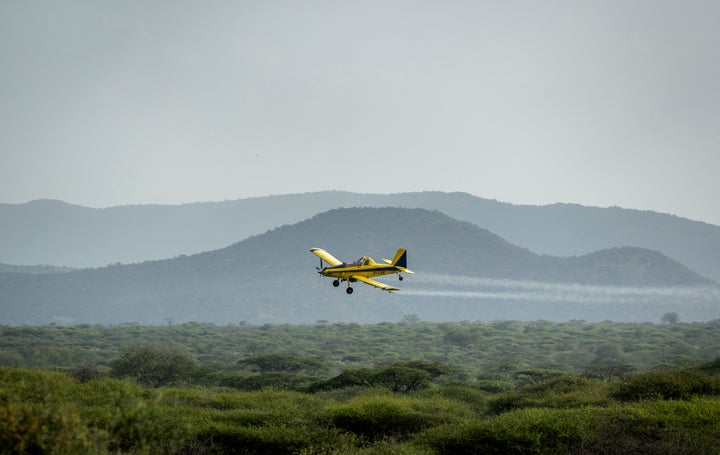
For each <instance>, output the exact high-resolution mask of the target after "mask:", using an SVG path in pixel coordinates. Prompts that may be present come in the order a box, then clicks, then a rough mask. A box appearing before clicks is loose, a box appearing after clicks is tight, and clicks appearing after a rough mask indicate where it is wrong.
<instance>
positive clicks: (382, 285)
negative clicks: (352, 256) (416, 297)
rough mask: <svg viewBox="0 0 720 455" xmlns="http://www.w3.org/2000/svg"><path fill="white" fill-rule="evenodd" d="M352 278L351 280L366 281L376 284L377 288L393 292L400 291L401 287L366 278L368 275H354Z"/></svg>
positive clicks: (366, 282)
mask: <svg viewBox="0 0 720 455" xmlns="http://www.w3.org/2000/svg"><path fill="white" fill-rule="evenodd" d="M350 279H351V280H358V281H362V282H363V283H365V284H369V285H370V286H375V287H376V288H378V289H382V290H383V291H388V292H392V291H399V290H400V289H398V288H394V287H392V286H390V285H388V284H385V283H381V282H379V281H375V280H371V279H370V278H366V277H364V276H361V275H353V276H351V277H350Z"/></svg>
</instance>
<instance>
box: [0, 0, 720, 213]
mask: <svg viewBox="0 0 720 455" xmlns="http://www.w3.org/2000/svg"><path fill="white" fill-rule="evenodd" d="M718 24H720V2H718V1H716V0H710V1H692V0H690V1H687V0H683V1H679V0H678V1H663V0H647V1H646V0H598V1H578V0H567V1H539V0H533V1H514V0H510V1H507V0H502V1H500V0H499V1H493V2H491V1H480V0H472V1H420V0H416V1H391V0H383V1H368V0H363V1H339V0H335V1H297V0H293V1H270V0H268V1H265V0H262V1H260V0H258V1H252V2H250V1H227V2H218V1H203V2H200V1H196V2H187V1H178V0H173V1H102V0H87V1H73V0H63V1H31V0H29V1H26V0H3V1H1V2H0V65H1V67H0V202H13V203H17V202H25V201H28V200H32V199H37V198H53V199H62V200H65V201H67V202H71V203H76V204H80V205H87V206H92V207H107V206H112V205H119V204H134V203H171V204H177V203H184V202H194V201H216V200H225V199H236V198H242V197H249V196H261V195H268V194H285V193H299V192H307V191H316V190H349V191H355V192H369V193H391V192H404V191H421V190H441V191H465V192H469V193H472V194H474V195H477V196H481V197H486V198H493V199H499V200H502V201H506V202H512V203H529V204H547V203H553V202H575V203H580V204H585V205H594V206H603V207H605V206H612V205H617V206H621V207H626V208H637V209H647V210H656V211H660V212H666V213H673V214H676V215H679V216H684V217H688V218H691V219H696V220H701V221H706V222H710V223H713V224H717V225H720V201H718V199H719V197H720V175H719V174H720V47H719V46H718V45H719V44H720V27H719V26H718Z"/></svg>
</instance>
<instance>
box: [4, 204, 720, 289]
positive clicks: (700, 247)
mask: <svg viewBox="0 0 720 455" xmlns="http://www.w3.org/2000/svg"><path fill="white" fill-rule="evenodd" d="M340 207H404V208H424V209H428V210H439V211H441V212H443V213H446V214H448V215H449V216H452V217H454V218H456V219H459V220H463V221H469V222H471V223H473V224H476V225H477V226H480V227H483V228H486V229H489V230H490V231H492V232H494V233H496V234H498V235H500V236H501V237H503V238H504V239H506V240H507V241H509V242H511V243H513V244H515V245H519V246H522V247H525V248H529V249H530V250H532V251H534V252H536V253H539V254H548V255H555V256H573V255H583V254H587V253H591V252H594V251H597V250H601V249H608V248H616V247H625V246H635V247H641V248H647V249H651V250H656V251H659V252H661V253H663V254H664V255H666V256H668V257H671V258H673V259H675V260H677V261H679V262H681V263H683V264H685V265H687V266H688V267H690V268H691V269H693V270H696V271H698V272H699V273H701V274H702V275H704V276H706V277H709V278H711V279H713V280H715V281H720V227H718V226H714V225H710V224H706V223H701V222H697V221H691V220H687V219H684V218H680V217H676V216H673V215H667V214H660V213H656V212H650V211H639V210H630V209H622V208H617V207H612V208H597V207H584V206H580V205H574V204H554V205H547V206H528V205H513V204H508V203H503V202H498V201H495V200H489V199H483V198H479V197H475V196H472V195H469V194H466V193H443V192H418V193H400V194H389V195H382V194H357V193H347V192H337V191H328V192H317V193H306V194H293V195H279V196H267V197H259V198H248V199H239V200H234V201H224V202H208V203H194V204H185V205H138V206H120V207H111V208H106V209H92V208H86V207H79V206H75V205H70V204H66V203H63V202H60V201H50V200H40V201H33V202H29V203H26V204H0V262H4V263H8V264H23V265H34V264H52V265H58V266H61V265H65V266H71V267H98V266H105V265H108V264H115V263H118V262H120V263H134V262H142V261H145V260H151V259H166V258H172V257H175V256H179V255H182V254H186V255H187V254H194V253H198V252H202V251H207V250H212V249H218V248H222V247H225V246H227V245H230V244H232V243H234V242H237V241H239V240H242V239H245V238H247V237H249V236H252V235H258V234H262V233H264V232H267V231H268V230H269V229H273V228H276V227H278V226H283V225H288V224H294V223H297V222H299V221H302V220H304V219H307V218H309V217H311V216H313V215H315V214H317V213H321V212H325V211H327V210H330V209H334V208H340Z"/></svg>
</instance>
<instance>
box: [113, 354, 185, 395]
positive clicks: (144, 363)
mask: <svg viewBox="0 0 720 455" xmlns="http://www.w3.org/2000/svg"><path fill="white" fill-rule="evenodd" d="M196 369H197V365H196V363H195V361H194V360H193V359H192V358H191V357H189V356H188V355H186V354H182V353H180V352H176V351H173V350H171V349H168V348H164V347H159V346H152V345H138V346H135V347H132V348H130V349H128V350H126V351H124V352H123V353H122V355H121V356H120V358H119V359H117V360H115V361H114V362H113V363H112V376H113V377H117V378H123V377H131V378H133V379H135V380H136V381H137V382H138V384H141V385H143V386H146V387H160V386H161V385H167V384H174V383H178V382H181V381H184V380H186V379H188V378H189V377H191V376H192V374H193V372H195V370H196Z"/></svg>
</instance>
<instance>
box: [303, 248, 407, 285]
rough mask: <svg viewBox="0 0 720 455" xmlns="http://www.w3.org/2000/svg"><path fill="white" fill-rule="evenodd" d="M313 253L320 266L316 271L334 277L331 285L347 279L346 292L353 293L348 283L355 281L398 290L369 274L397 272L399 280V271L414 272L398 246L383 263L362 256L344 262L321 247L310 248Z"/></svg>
mask: <svg viewBox="0 0 720 455" xmlns="http://www.w3.org/2000/svg"><path fill="white" fill-rule="evenodd" d="M310 251H312V252H313V253H314V254H315V255H317V256H319V257H320V267H318V268H317V269H318V273H320V274H322V275H323V276H327V277H331V278H335V279H334V280H333V286H335V287H338V286H340V282H341V281H347V284H348V287H347V289H346V291H345V292H347V293H348V294H352V293H353V288H351V287H350V283H354V282H356V281H362V282H363V283H365V284H369V285H370V286H375V287H376V288H379V289H382V290H383V291H388V292H392V291H398V290H399V289H398V288H395V287H392V286H389V285H387V284H384V283H381V282H379V281H375V280H371V279H370V278H369V277H371V276H381V275H390V274H393V273H397V274H398V275H399V277H398V278H399V279H400V281H402V279H403V276H402V275H400V273H415V272H413V271H411V270H408V269H407V251H406V250H405V249H404V248H400V249H398V250H397V253H395V258H393V260H392V261H390V260H389V259H383V262H384V264H378V263H376V262H375V261H373V259H372V258H369V257H367V256H363V257H361V258H360V259H358V260H357V261H355V262H351V263H345V262H342V261H340V260H338V259H336V258H335V257H334V256H333V255H332V254H330V253H328V252H327V251H325V250H323V249H322V248H310ZM323 261H325V262H327V263H328V264H329V267H323Z"/></svg>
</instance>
